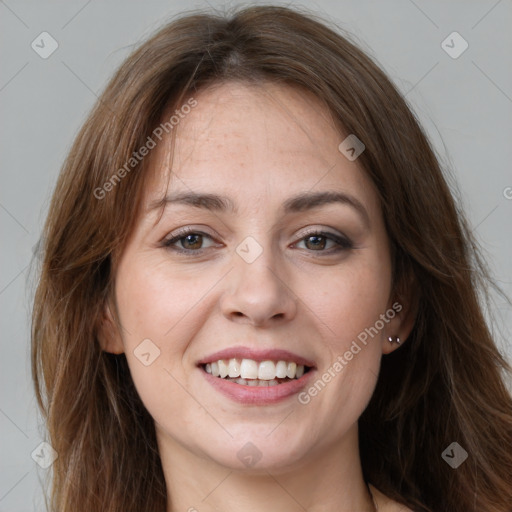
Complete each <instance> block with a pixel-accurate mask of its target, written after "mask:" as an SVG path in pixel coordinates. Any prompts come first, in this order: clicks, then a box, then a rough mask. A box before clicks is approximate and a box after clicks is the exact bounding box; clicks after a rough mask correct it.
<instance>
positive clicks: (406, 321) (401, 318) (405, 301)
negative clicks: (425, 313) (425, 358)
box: [382, 278, 419, 354]
mask: <svg viewBox="0 0 512 512" xmlns="http://www.w3.org/2000/svg"><path fill="white" fill-rule="evenodd" d="M418 307H419V297H418V293H417V286H416V281H415V279H412V278H411V279H409V280H408V283H407V288H406V290H405V291H404V292H402V293H398V294H394V295H393V297H392V298H391V299H390V301H389V304H388V310H387V311H386V317H387V318H388V319H389V322H388V323H387V324H386V327H385V329H384V332H383V334H384V339H383V340H382V353H383V354H390V353H391V352H394V351H395V350H396V349H398V348H400V347H401V346H402V345H403V344H404V343H405V342H406V341H407V338H408V337H409V335H410V334H411V331H412V329H413V327H414V324H415V322H416V316H417V314H418ZM391 311H393V312H394V316H393V318H391V316H392V313H391ZM388 313H389V314H388ZM396 336H398V338H400V344H398V343H390V342H389V340H388V338H389V337H391V338H394V337H396Z"/></svg>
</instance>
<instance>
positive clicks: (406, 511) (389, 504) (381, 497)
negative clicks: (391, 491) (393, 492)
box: [368, 484, 413, 512]
mask: <svg viewBox="0 0 512 512" xmlns="http://www.w3.org/2000/svg"><path fill="white" fill-rule="evenodd" d="M368 485H369V487H370V490H371V492H372V494H373V497H374V499H375V502H376V504H377V508H378V510H379V512H413V511H412V510H411V509H410V508H408V507H406V506H405V505H402V504H401V503H398V502H396V501H394V500H392V499H391V498H388V497H387V496H386V495H385V494H383V493H382V492H380V491H379V490H378V489H377V488H376V487H374V486H373V485H372V484H368Z"/></svg>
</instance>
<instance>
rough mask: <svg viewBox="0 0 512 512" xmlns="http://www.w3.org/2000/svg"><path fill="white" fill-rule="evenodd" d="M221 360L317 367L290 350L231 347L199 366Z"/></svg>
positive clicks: (220, 351)
mask: <svg viewBox="0 0 512 512" xmlns="http://www.w3.org/2000/svg"><path fill="white" fill-rule="evenodd" d="M220 359H253V360H254V361H257V362H261V361H287V362H293V363H297V364H302V365H304V366H309V367H310V368H312V367H314V366H315V363H314V362H313V361H311V360H309V359H306V358H305V357H302V356H299V355H298V354H294V353H293V352H290V351H288V350H281V349H265V350H262V349H255V348H251V347H243V346H236V347H229V348H225V349H223V350H219V351H218V352H214V353H213V354H210V355H208V356H206V357H203V358H202V359H201V360H200V361H198V362H197V364H198V366H199V365H202V364H206V363H212V362H214V361H219V360H220Z"/></svg>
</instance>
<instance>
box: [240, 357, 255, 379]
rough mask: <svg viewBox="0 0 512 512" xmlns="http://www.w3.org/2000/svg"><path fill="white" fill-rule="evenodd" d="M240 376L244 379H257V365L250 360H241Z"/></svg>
mask: <svg viewBox="0 0 512 512" xmlns="http://www.w3.org/2000/svg"><path fill="white" fill-rule="evenodd" d="M240 375H241V376H242V377H243V378H244V379H257V378H258V363H257V362H256V361H253V360H252V359H242V364H241V366H240Z"/></svg>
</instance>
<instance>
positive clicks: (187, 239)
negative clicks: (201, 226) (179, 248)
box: [185, 235, 201, 249]
mask: <svg viewBox="0 0 512 512" xmlns="http://www.w3.org/2000/svg"><path fill="white" fill-rule="evenodd" d="M200 237H201V235H187V236H186V237H185V243H186V244H187V245H188V243H189V240H190V239H194V238H200ZM197 243H198V242H197V241H196V242H195V243H194V242H192V245H195V244H197ZM199 245H201V244H200V242H199ZM191 249H197V247H191Z"/></svg>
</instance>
